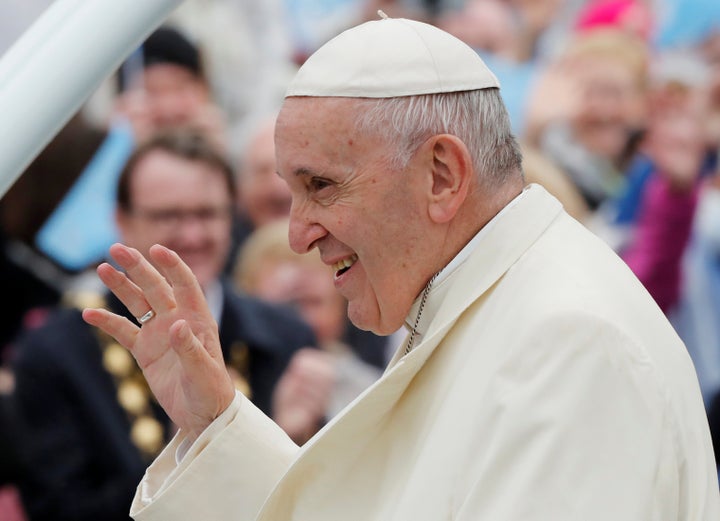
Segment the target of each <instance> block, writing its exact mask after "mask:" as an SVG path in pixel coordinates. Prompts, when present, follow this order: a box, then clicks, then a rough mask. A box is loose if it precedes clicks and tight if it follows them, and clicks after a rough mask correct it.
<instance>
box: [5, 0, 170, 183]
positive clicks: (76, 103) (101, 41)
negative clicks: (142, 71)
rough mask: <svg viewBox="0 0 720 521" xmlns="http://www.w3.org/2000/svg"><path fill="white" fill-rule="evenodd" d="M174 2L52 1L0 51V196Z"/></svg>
mask: <svg viewBox="0 0 720 521" xmlns="http://www.w3.org/2000/svg"><path fill="white" fill-rule="evenodd" d="M181 2H182V0H55V1H54V2H53V4H52V5H51V6H50V7H49V8H48V9H47V11H45V12H44V13H43V14H42V16H40V18H38V20H37V21H36V22H35V23H34V24H33V25H32V26H31V27H30V28H29V29H28V30H27V31H26V32H25V33H24V34H23V35H22V36H21V37H20V39H19V40H18V41H17V42H16V44H15V45H14V46H13V47H11V48H10V49H9V50H8V51H7V52H6V53H5V54H4V55H3V57H2V60H0V197H2V196H3V195H5V192H7V190H8V189H9V188H10V187H11V186H12V184H13V183H14V182H15V180H16V179H17V178H18V176H19V175H20V174H21V173H22V172H23V171H24V170H25V168H26V167H27V166H28V165H29V164H30V163H31V162H32V160H33V159H34V158H35V156H37V154H38V153H40V151H42V149H43V148H44V147H45V145H47V144H48V143H49V142H50V140H51V139H52V138H53V137H54V136H55V134H56V133H57V132H58V131H59V130H60V129H61V128H62V127H63V126H64V125H65V124H66V123H67V122H68V120H69V119H70V118H71V117H72V116H73V114H75V113H76V112H77V111H78V110H79V109H80V108H81V106H82V104H83V103H84V102H85V101H86V100H87V98H88V97H89V96H90V95H91V94H92V93H93V92H94V91H95V90H96V89H97V88H98V86H99V85H100V83H102V81H103V80H104V79H105V78H106V77H107V76H108V75H109V74H110V73H112V72H113V71H114V70H115V69H117V67H118V66H119V65H120V64H121V63H122V61H123V60H124V59H125V58H126V57H127V56H128V55H129V54H130V53H131V52H132V51H133V50H134V49H136V48H137V46H138V45H140V43H142V41H143V40H144V39H145V38H146V37H147V36H148V35H149V34H150V33H151V32H152V31H153V30H154V29H155V28H157V27H158V26H159V25H160V24H161V23H162V22H163V21H164V20H165V18H167V16H168V15H169V14H170V12H171V11H172V10H173V9H174V8H175V7H177V6H178V5H179V4H180V3H181ZM38 189H41V188H40V187H39V188H38Z"/></svg>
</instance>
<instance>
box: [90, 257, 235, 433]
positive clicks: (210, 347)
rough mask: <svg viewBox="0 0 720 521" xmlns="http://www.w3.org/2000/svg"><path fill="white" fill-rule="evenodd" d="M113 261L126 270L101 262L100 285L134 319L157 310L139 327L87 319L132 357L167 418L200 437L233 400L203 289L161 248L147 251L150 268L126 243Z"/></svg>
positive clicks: (97, 312)
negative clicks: (114, 297)
mask: <svg viewBox="0 0 720 521" xmlns="http://www.w3.org/2000/svg"><path fill="white" fill-rule="evenodd" d="M110 255H111V256H112V258H113V259H114V260H115V262H116V263H117V264H118V266H120V267H121V268H122V270H124V271H119V270H117V269H115V268H114V267H113V266H111V265H110V264H107V263H103V264H101V265H100V266H99V267H98V269H97V272H98V275H99V276H100V279H101V280H102V282H103V283H104V284H105V285H106V286H107V287H108V288H109V289H110V290H111V291H112V292H113V293H114V294H115V295H116V296H117V297H118V298H119V299H120V300H121V301H122V302H123V303H124V304H125V306H127V308H128V309H129V310H130V311H131V312H132V314H133V315H134V316H136V317H144V316H145V315H146V314H147V313H148V311H150V310H152V311H153V314H151V315H152V318H150V319H149V320H147V321H145V322H144V323H143V324H142V325H138V324H136V323H133V322H131V321H129V320H128V319H127V318H125V317H122V316H119V315H116V314H114V313H111V312H109V311H107V310H105V309H85V310H84V311H83V319H84V320H85V321H86V322H87V323H89V324H91V325H93V326H97V327H99V328H100V329H102V330H103V331H105V332H106V333H107V334H109V335H111V336H112V337H114V338H115V339H116V340H117V341H118V342H119V343H120V344H122V345H123V346H125V347H126V348H127V349H128V350H129V351H130V352H131V353H132V355H133V356H134V357H135V359H136V360H137V362H138V364H139V366H140V368H141V369H142V371H143V373H144V375H145V378H146V379H147V381H148V384H149V385H150V388H151V389H152V391H153V393H154V394H155V396H156V398H157V400H158V402H159V403H160V405H162V407H163V408H164V409H165V411H166V412H167V414H168V416H170V419H171V420H172V421H173V422H175V424H176V425H178V426H179V427H180V428H181V429H183V430H184V431H185V432H186V434H187V435H188V436H190V437H192V438H196V437H197V436H198V435H199V434H200V433H201V432H202V431H203V430H204V429H205V428H206V427H207V426H208V425H209V424H210V423H211V422H212V421H213V420H214V419H215V418H216V417H217V416H218V415H219V414H220V413H222V412H223V411H224V410H225V409H226V408H227V407H228V405H230V402H231V401H232V400H233V398H234V396H235V388H234V386H233V384H232V381H231V379H230V376H229V375H228V373H227V370H226V368H225V363H224V361H223V356H222V350H221V348H220V340H219V337H218V328H217V323H216V322H215V320H214V318H213V317H212V315H211V314H210V310H209V309H208V306H207V304H206V302H205V297H204V295H203V292H202V289H201V288H200V285H199V283H198V281H197V279H196V278H195V276H194V275H193V273H192V272H191V271H190V268H188V266H187V265H186V264H185V263H184V262H183V261H182V260H181V259H180V257H179V256H178V255H177V254H176V253H175V252H173V251H172V250H169V249H167V248H165V247H163V246H160V245H155V246H153V247H152V248H150V252H149V257H150V259H151V260H152V263H153V264H151V263H150V262H149V261H148V259H146V258H144V257H143V256H142V255H141V254H140V252H138V251H137V250H135V249H133V248H129V247H127V246H125V245H122V244H114V245H113V246H112V247H111V248H110ZM153 265H154V266H153Z"/></svg>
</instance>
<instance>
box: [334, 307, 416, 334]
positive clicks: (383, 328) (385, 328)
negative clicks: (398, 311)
mask: <svg viewBox="0 0 720 521" xmlns="http://www.w3.org/2000/svg"><path fill="white" fill-rule="evenodd" d="M348 318H349V319H350V322H352V323H353V325H354V326H355V327H357V328H358V329H362V330H363V331H371V332H373V333H375V334H376V335H380V336H386V335H390V334H392V333H394V332H395V331H397V330H398V329H400V327H402V325H403V320H404V317H403V318H400V319H399V320H397V321H391V323H388V322H386V321H385V320H383V317H381V316H379V314H378V313H377V312H376V313H373V314H372V316H368V315H367V314H364V313H363V312H362V310H355V309H353V306H352V305H350V306H348ZM395 322H397V323H395Z"/></svg>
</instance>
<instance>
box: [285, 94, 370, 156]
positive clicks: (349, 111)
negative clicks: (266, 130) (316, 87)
mask: <svg viewBox="0 0 720 521" xmlns="http://www.w3.org/2000/svg"><path fill="white" fill-rule="evenodd" d="M363 106H364V105H363V102H362V100H360V99H357V98H340V97H306V96H298V97H288V98H285V101H284V102H283V105H282V108H281V109H280V113H279V115H278V119H277V124H276V126H275V144H276V146H282V144H281V143H282V142H283V141H284V140H285V139H288V137H290V138H291V139H298V138H303V137H305V138H307V139H312V138H314V137H317V136H318V135H321V134H323V135H324V134H326V133H328V132H330V133H337V132H342V133H354V131H355V128H356V124H357V121H358V113H359V110H361V108H362V107H363Z"/></svg>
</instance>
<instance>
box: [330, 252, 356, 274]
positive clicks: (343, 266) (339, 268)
mask: <svg viewBox="0 0 720 521" xmlns="http://www.w3.org/2000/svg"><path fill="white" fill-rule="evenodd" d="M357 260H358V256H357V255H355V254H353V255H351V256H350V257H348V258H346V259H342V260H339V261H338V262H336V263H335V264H333V265H332V269H333V272H335V278H338V277H339V276H340V275H342V274H343V273H345V272H346V271H347V270H349V269H350V266H352V265H353V264H355V262H356V261H357Z"/></svg>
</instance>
